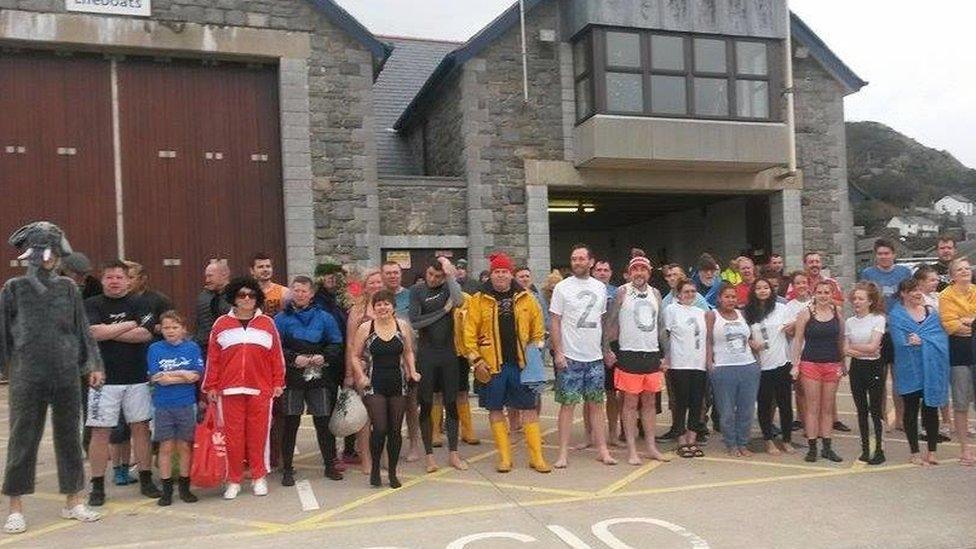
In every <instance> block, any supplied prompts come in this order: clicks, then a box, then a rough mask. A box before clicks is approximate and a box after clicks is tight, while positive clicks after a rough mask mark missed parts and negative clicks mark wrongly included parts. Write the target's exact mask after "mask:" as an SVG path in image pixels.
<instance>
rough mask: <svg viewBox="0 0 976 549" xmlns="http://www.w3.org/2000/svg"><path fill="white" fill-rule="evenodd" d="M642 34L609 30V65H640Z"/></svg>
mask: <svg viewBox="0 0 976 549" xmlns="http://www.w3.org/2000/svg"><path fill="white" fill-rule="evenodd" d="M640 63H641V56H640V35H639V34H634V33H630V32H607V65H611V66H614V67H640Z"/></svg>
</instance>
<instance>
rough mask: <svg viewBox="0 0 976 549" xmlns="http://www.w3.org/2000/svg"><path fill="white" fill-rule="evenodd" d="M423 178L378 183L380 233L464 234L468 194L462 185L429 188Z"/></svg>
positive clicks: (430, 186)
mask: <svg viewBox="0 0 976 549" xmlns="http://www.w3.org/2000/svg"><path fill="white" fill-rule="evenodd" d="M424 179H426V178H422V179H418V180H417V181H416V182H406V183H407V184H402V183H399V184H397V182H392V184H391V182H388V181H386V180H381V184H380V186H379V189H378V190H379V204H380V232H381V233H382V234H383V235H437V236H444V235H466V234H467V232H468V214H467V208H468V192H467V188H465V186H464V183H463V182H460V181H455V182H453V185H451V186H447V185H443V184H438V185H430V184H425V183H429V181H424ZM434 183H437V182H436V181H435V182H434Z"/></svg>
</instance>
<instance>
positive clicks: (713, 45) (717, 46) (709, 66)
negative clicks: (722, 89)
mask: <svg viewBox="0 0 976 549" xmlns="http://www.w3.org/2000/svg"><path fill="white" fill-rule="evenodd" d="M695 71H697V72H726V70H725V40H711V39H708V38H696V39H695Z"/></svg>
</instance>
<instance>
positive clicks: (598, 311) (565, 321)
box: [549, 276, 607, 362]
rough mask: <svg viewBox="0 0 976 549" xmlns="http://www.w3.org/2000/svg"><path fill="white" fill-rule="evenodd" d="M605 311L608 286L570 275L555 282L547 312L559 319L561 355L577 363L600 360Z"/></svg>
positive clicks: (601, 357)
mask: <svg viewBox="0 0 976 549" xmlns="http://www.w3.org/2000/svg"><path fill="white" fill-rule="evenodd" d="M606 311H607V287H606V285H605V284H604V283H602V282H600V281H599V280H597V279H595V278H593V277H587V278H578V277H575V276H571V277H569V278H565V279H563V280H562V281H560V282H559V284H556V287H555V288H554V289H553V291H552V301H550V302H549V312H550V313H552V314H556V315H560V316H561V317H562V321H561V322H560V324H559V325H560V327H561V328H562V332H563V337H562V340H563V341H562V344H563V354H564V355H566V358H568V359H571V360H575V361H577V362H593V361H595V360H601V359H603V351H602V349H601V347H600V343H601V342H600V339H601V338H602V337H603V322H602V320H603V313H605V312H606Z"/></svg>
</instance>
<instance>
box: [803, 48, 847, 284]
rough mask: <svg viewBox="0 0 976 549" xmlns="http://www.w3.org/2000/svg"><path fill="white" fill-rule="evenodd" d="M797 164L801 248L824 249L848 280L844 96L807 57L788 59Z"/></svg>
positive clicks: (842, 278) (834, 270)
mask: <svg viewBox="0 0 976 549" xmlns="http://www.w3.org/2000/svg"><path fill="white" fill-rule="evenodd" d="M793 70H794V84H795V88H796V103H795V112H796V147H797V161H798V162H797V164H798V167H799V168H800V169H801V170H802V171H803V193H802V196H801V199H800V201H801V207H802V210H803V249H804V250H806V251H821V252H823V253H824V258H823V259H824V265H825V266H826V267H828V268H829V269H830V271H831V275H832V276H834V277H836V278H839V279H840V281H841V282H842V283H843V284H850V283H851V282H853V281H854V278H855V276H854V275H855V273H854V236H853V230H852V227H853V224H854V220H853V216H852V214H851V208H850V202H849V200H848V197H847V152H846V151H847V143H846V140H845V133H844V96H843V90H842V89H841V87H840V84H838V83H837V81H835V80H834V79H833V78H832V77H831V76H830V75H829V74H827V72H826V71H824V70H823V68H822V67H821V66H820V65H819V64H818V63H817V62H816V61H815V60H813V59H811V58H807V59H794V65H793Z"/></svg>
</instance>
